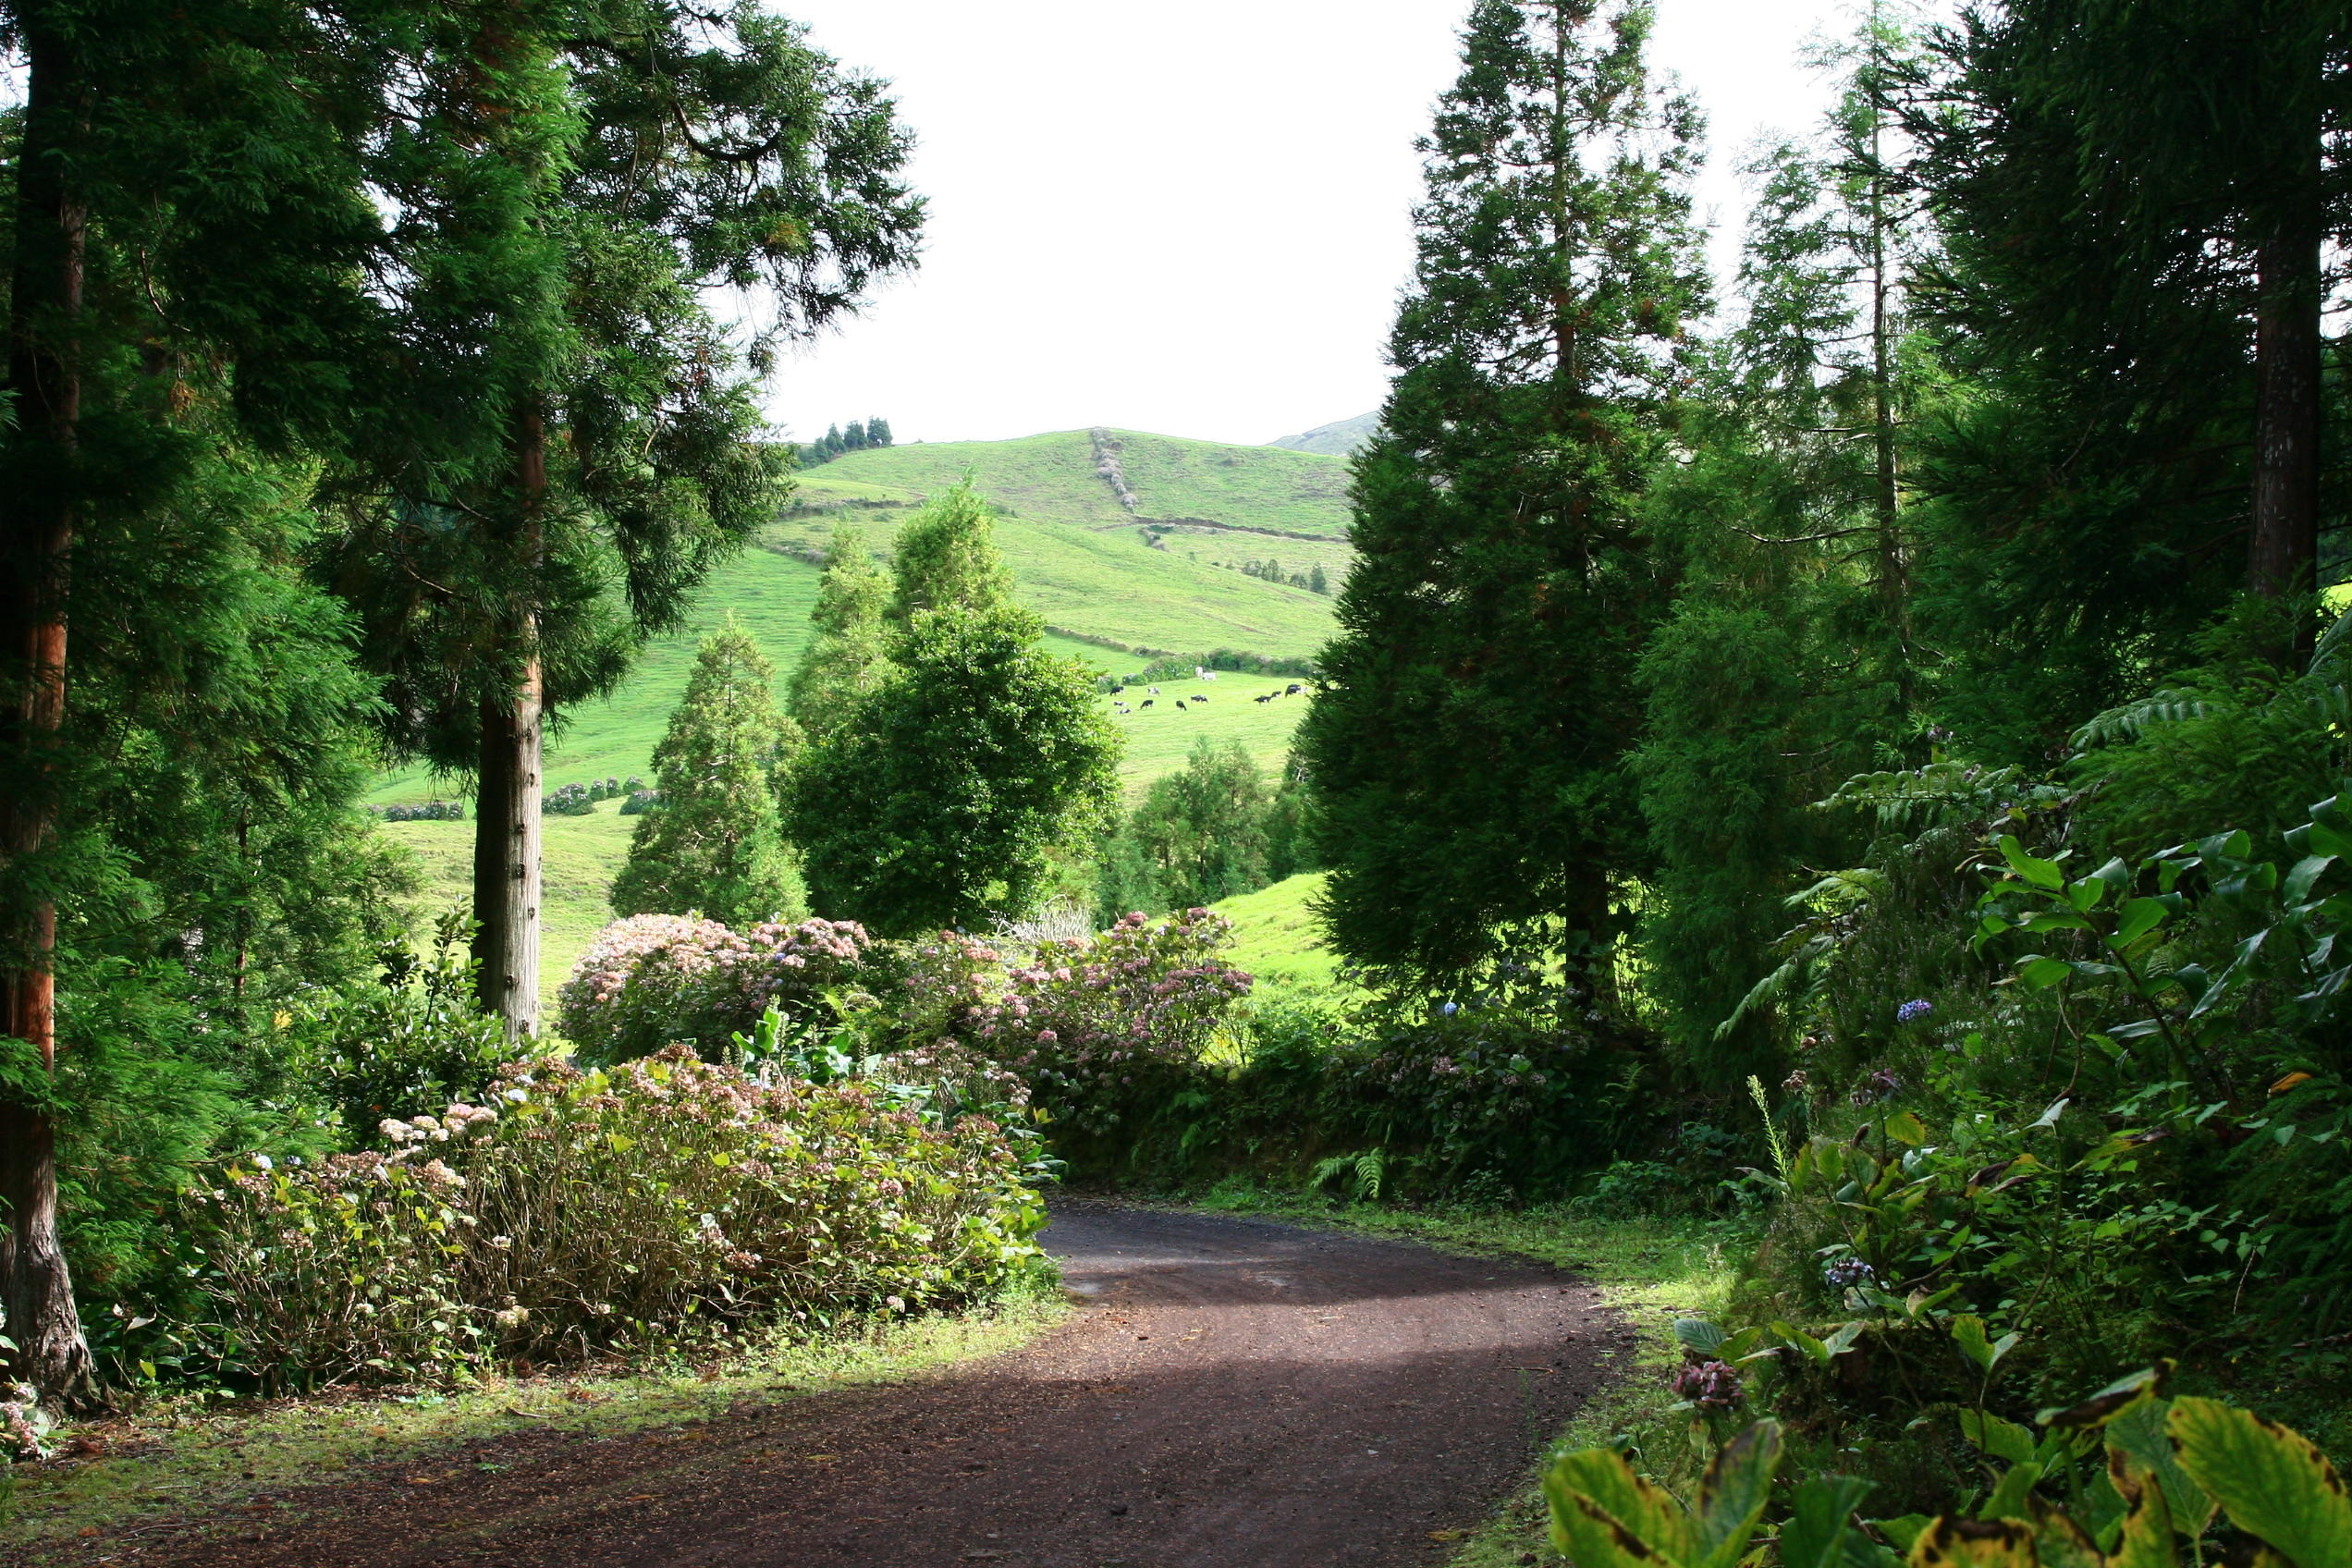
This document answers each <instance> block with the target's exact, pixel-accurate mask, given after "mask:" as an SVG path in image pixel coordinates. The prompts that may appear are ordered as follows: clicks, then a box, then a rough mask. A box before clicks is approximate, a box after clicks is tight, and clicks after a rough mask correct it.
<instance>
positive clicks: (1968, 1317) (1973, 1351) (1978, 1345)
mask: <svg viewBox="0 0 2352 1568" xmlns="http://www.w3.org/2000/svg"><path fill="white" fill-rule="evenodd" d="M1952 1340H1953V1342H1954V1344H1956V1345H1958V1346H1959V1347H1960V1354H1963V1355H1965V1356H1966V1357H1967V1358H1968V1359H1969V1360H1970V1361H1973V1362H1975V1363H1976V1364H1977V1366H1978V1367H1979V1368H1981V1369H1982V1370H1983V1371H1984V1372H1986V1373H1987V1374H1990V1373H1991V1371H1992V1369H1993V1367H1994V1366H1996V1365H1998V1364H1999V1362H2000V1360H2001V1358H2002V1357H2003V1356H2004V1355H2007V1354H2009V1353H2010V1352H2011V1351H2013V1350H2015V1349H2016V1348H2017V1341H2018V1336H2017V1335H2015V1334H2003V1335H2002V1336H2001V1338H1999V1339H1997V1340H1989V1339H1987V1338H1986V1337H1985V1325H1984V1319H1983V1318H1981V1317H1978V1316H1977V1315H1976V1314H1974V1313H1972V1312H1964V1313H1962V1314H1960V1315H1959V1316H1958V1317H1954V1319H1953V1320H1952Z"/></svg>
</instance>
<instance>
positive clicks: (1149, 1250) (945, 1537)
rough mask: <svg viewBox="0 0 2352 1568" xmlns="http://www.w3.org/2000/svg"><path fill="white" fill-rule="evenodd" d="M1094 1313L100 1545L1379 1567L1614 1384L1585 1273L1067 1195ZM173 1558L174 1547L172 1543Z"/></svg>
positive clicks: (411, 1553) (189, 1556)
mask: <svg viewBox="0 0 2352 1568" xmlns="http://www.w3.org/2000/svg"><path fill="white" fill-rule="evenodd" d="M1045 1240H1046V1243H1047V1246H1048V1247H1049V1248H1050V1249H1051V1250H1052V1251H1053V1253H1054V1254H1055V1255H1056V1256H1057V1257H1058V1258H1060V1262H1061V1266H1062V1269H1063V1274H1064V1279H1065V1281H1066V1284H1067V1286H1068V1288H1069V1290H1070V1292H1072V1297H1073V1298H1074V1299H1075V1300H1076V1301H1077V1302H1078V1303H1079V1304H1080V1309H1079V1310H1078V1311H1077V1312H1075V1313H1073V1314H1072V1316H1071V1317H1069V1318H1067V1319H1065V1320H1064V1322H1063V1323H1062V1324H1061V1326H1060V1327H1059V1328H1057V1329H1054V1330H1052V1331H1050V1332H1049V1333H1047V1335H1045V1336H1044V1337H1043V1338H1042V1339H1040V1340H1038V1341H1035V1342H1034V1343H1032V1344H1030V1345H1029V1346H1027V1347H1026V1348H1024V1349H1022V1350H1019V1351H1016V1352H1014V1353H1012V1354H1007V1355H1003V1356H999V1357H997V1358H994V1359H992V1360H989V1361H986V1362H982V1363H978V1364H976V1365H974V1364H967V1366H965V1367H963V1368H962V1369H960V1370H959V1371H957V1372H955V1373H953V1374H949V1375H944V1376H940V1377H937V1378H925V1379H922V1380H918V1381H915V1382H912V1383H903V1384H896V1385H891V1386H888V1387H880V1388H873V1389H864V1390H847V1391H843V1392H839V1393H833V1394H824V1395H817V1396H813V1397H809V1398H805V1399H802V1400H796V1401H790V1402H785V1403H754V1404H744V1405H739V1406H737V1407H736V1408H735V1409H734V1410H733V1411H731V1412H730V1413H729V1414H728V1415H725V1416H722V1417H720V1418H717V1419H715V1420H712V1421H710V1422H708V1423H706V1424H702V1425H690V1426H688V1427H682V1428H680V1429H677V1430H670V1431H656V1432H646V1433H640V1434H635V1435H630V1436H623V1437H599V1436H596V1435H594V1434H592V1433H585V1432H576V1431H575V1432H526V1433H517V1434H514V1435H512V1436H509V1437H502V1438H499V1439H494V1440H492V1441H489V1442H486V1443H481V1444H476V1445H474V1446H472V1447H471V1448H469V1449H467V1450H465V1451H464V1452H462V1453H460V1454H457V1455H453V1456H450V1457H448V1458H447V1459H445V1460H441V1461H433V1460H423V1461H420V1460H419V1459H417V1458H414V1457H410V1458H409V1459H407V1460H405V1461H403V1462H401V1463H399V1464H397V1465H387V1466H383V1467H379V1468H376V1469H374V1470H367V1471H353V1472H349V1473H348V1474H347V1475H346V1476H344V1477H342V1478H340V1479H338V1481H337V1484H335V1485H334V1486H331V1487H320V1488H312V1489H311V1490H308V1491H305V1492H300V1493H293V1494H280V1498H279V1501H280V1504H281V1506H280V1508H279V1510H278V1511H277V1512H276V1513H273V1514H272V1515H270V1516H269V1522H268V1523H266V1524H265V1525H263V1524H258V1523H257V1521H255V1520H254V1518H253V1517H252V1516H251V1515H250V1514H249V1515H245V1516H243V1517H241V1518H239V1519H238V1520H235V1521H222V1522H220V1524H219V1526H218V1528H217V1529H215V1530H214V1531H212V1532H210V1533H208V1534H206V1535H204V1536H203V1537H187V1536H183V1537H178V1538H177V1539H174V1540H169V1541H153V1544H150V1542H149V1541H127V1540H119V1539H118V1540H114V1541H105V1542H99V1541H91V1542H80V1543H76V1544H77V1545H79V1546H82V1547H86V1548H89V1549H91V1550H90V1556H89V1558H88V1559H85V1560H96V1559H99V1558H104V1559H107V1560H111V1561H114V1562H137V1563H141V1564H157V1565H165V1564H168V1565H171V1568H182V1565H185V1568H198V1565H203V1568H218V1565H229V1564H234V1565H237V1568H275V1565H284V1568H298V1565H300V1568H330V1565H350V1568H359V1565H361V1564H365V1565H370V1568H374V1565H379V1564H380V1565H385V1568H395V1565H398V1568H426V1565H439V1564H453V1565H454V1564H472V1563H482V1562H497V1563H501V1564H514V1565H518V1568H524V1565H528V1568H542V1565H545V1568H553V1565H557V1564H560V1565H562V1568H653V1565H655V1564H660V1565H664V1568H673V1565H674V1568H689V1565H696V1568H851V1565H855V1568H947V1565H949V1564H961V1563H968V1562H993V1563H1000V1564H1004V1565H1006V1568H1104V1565H1106V1564H1126V1565H1128V1568H1359V1565H1362V1568H1374V1565H1386V1564H1400V1563H1419V1562H1427V1563H1441V1562H1444V1561H1445V1559H1446V1558H1447V1557H1448V1556H1450V1555H1451V1552H1452V1542H1453V1541H1455V1540H1457V1539H1460V1538H1462V1537H1464V1536H1465V1535H1466V1534H1467V1533H1468V1532H1469V1531H1470V1530H1472V1529H1473V1528H1475V1527H1476V1525H1478V1524H1479V1523H1480V1522H1482V1521H1483V1520H1484V1519H1485V1518H1486V1517H1487V1516H1488V1512H1489V1511H1490V1508H1491V1506H1492V1505H1493V1504H1494V1503H1495V1502H1497V1501H1500V1500H1501V1498H1502V1497H1503V1496H1504V1495H1505V1494H1506V1493H1507V1492H1509V1491H1510V1490H1511V1489H1512V1488H1513V1487H1514V1485H1516V1484H1517V1483H1519V1482H1521V1481H1522V1480H1523V1479H1524V1478H1525V1473H1526V1468H1527V1464H1528V1462H1529V1460H1530V1458H1531V1457H1532V1456H1533V1454H1534V1452H1536V1450H1537V1446H1538V1445H1539V1444H1540V1443H1541V1442H1542V1441H1543V1440H1544V1439H1546V1438H1548V1437H1550V1435H1551V1434H1552V1433H1554V1432H1556V1431H1558V1430H1559V1429H1560V1427H1561V1426H1562V1423H1563V1422H1564V1421H1565V1420H1566V1419H1567V1418H1568V1417H1569V1416H1570V1415H1573V1414H1574V1411H1575V1410H1576V1408H1577V1407H1578V1406H1579V1405H1581V1404H1582V1403H1584V1402H1585V1401H1586V1400H1587V1399H1589V1398H1590V1397H1591V1396H1592V1395H1593V1394H1594V1393H1595V1392H1596V1391H1598V1390H1599V1388H1600V1386H1601V1384H1602V1382H1603V1381H1604V1379H1605V1378H1608V1377H1609V1376H1610V1375H1611V1374H1610V1372H1609V1371H1608V1370H1607V1368H1608V1366H1609V1363H1608V1362H1607V1361H1605V1360H1604V1359H1602V1358H1601V1356H1600V1355H1599V1353H1600V1352H1602V1351H1604V1350H1608V1349H1611V1348H1614V1345H1615V1341H1616V1337H1617V1335H1618V1333H1619V1331H1620V1325H1619V1323H1618V1320H1617V1318H1616V1317H1614V1316H1613V1315H1612V1314H1611V1312H1609V1311H1608V1309H1607V1308H1605V1307H1604V1306H1603V1305H1601V1302H1600V1298H1599V1292H1597V1291H1596V1290H1595V1289H1594V1288H1593V1287H1592V1286H1591V1285H1590V1284H1589V1283H1587V1282H1586V1281H1585V1280H1581V1279H1579V1278H1578V1277H1576V1276H1574V1275H1571V1274H1565V1273H1562V1272H1559V1271H1557V1270H1554V1269H1552V1268H1548V1267H1545V1266H1542V1265H1537V1264H1531V1263H1512V1262H1497V1261H1494V1260H1490V1259H1482V1258H1472V1257H1460V1256H1450V1255H1446V1254H1440V1253H1437V1252H1433V1251H1430V1250H1428V1249H1427V1248H1423V1247H1418V1246H1414V1245H1411V1244H1407V1243H1395V1242H1387V1241H1377V1240H1372V1239H1368V1238H1364V1237H1360V1236H1354V1235H1337V1234H1332V1233H1329V1232H1324V1231H1309V1230H1303V1229H1299V1228H1296V1227H1293V1226H1289V1225H1284V1224H1279V1223H1274V1222H1270V1221H1266V1220H1256V1219H1232V1218H1225V1217H1213V1216H1205V1215H1191V1214H1170V1213H1164V1212H1158V1211H1146V1210H1138V1209H1129V1208H1121V1207H1111V1206H1109V1205H1101V1204H1094V1203H1086V1202H1079V1201H1064V1202H1062V1203H1059V1204H1057V1205H1056V1207H1055V1218H1054V1222H1053V1225H1052V1227H1051V1228H1050V1229H1049V1230H1048V1231H1047V1232H1046V1237H1045ZM150 1540H151V1541H152V1537H150Z"/></svg>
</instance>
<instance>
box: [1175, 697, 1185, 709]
mask: <svg viewBox="0 0 2352 1568" xmlns="http://www.w3.org/2000/svg"><path fill="white" fill-rule="evenodd" d="M1176 705H1177V706H1178V707H1180V708H1181V707H1182V706H1183V705H1184V699H1183V698H1182V697H1179V698H1177V699H1176Z"/></svg>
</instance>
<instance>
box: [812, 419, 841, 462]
mask: <svg viewBox="0 0 2352 1568" xmlns="http://www.w3.org/2000/svg"><path fill="white" fill-rule="evenodd" d="M848 449H849V443H848V442H847V441H846V440H844V439H843V438H842V435H841V427H840V426H839V425H838V424H828V425H827V426H826V427H825V434H824V435H820V436H818V437H817V438H816V451H817V461H819V462H830V461H831V460H832V459H835V458H838V457H839V456H840V455H841V454H842V453H843V452H844V451H846V450H848Z"/></svg>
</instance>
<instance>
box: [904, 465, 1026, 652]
mask: <svg viewBox="0 0 2352 1568" xmlns="http://www.w3.org/2000/svg"><path fill="white" fill-rule="evenodd" d="M995 521H996V514H995V513H994V512H992V511H990V510H989V509H988V503H987V502H986V501H984V500H982V499H981V498H980V496H979V492H977V491H976V490H974V488H973V484H972V476H971V475H970V474H966V475H964V476H963V478H962V479H960V480H958V481H957V482H956V483H955V484H953V485H952V486H950V487H949V490H948V492H947V494H945V495H943V496H940V497H939V498H938V499H937V500H936V501H933V502H932V503H931V504H930V505H929V506H926V507H925V508H923V509H922V510H921V511H919V512H917V513H915V515H914V516H913V518H912V519H911V520H909V521H908V522H907V524H906V526H905V527H904V528H901V529H900V530H899V543H898V551H897V556H896V576H897V588H896V591H895V592H894V593H893V594H891V596H890V610H889V616H890V620H891V622H892V624H894V625H897V626H900V627H903V626H906V625H908V624H910V623H911V622H912V620H913V618H914V616H915V615H916V614H917V612H919V611H923V610H931V609H945V608H947V607H948V606H962V607H963V608H965V609H970V610H975V611H980V612H984V613H985V612H988V611H993V610H995V609H997V608H998V607H1000V606H1006V605H1010V604H1011V602H1012V573H1011V571H1010V570H1007V569H1006V566H1005V564H1004V557H1002V556H1001V555H999V554H998V551H997V545H996V540H995V538H994V537H993V533H994V527H995Z"/></svg>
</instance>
